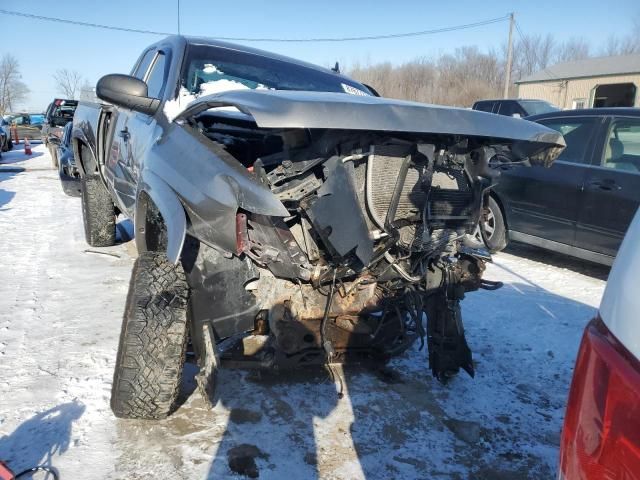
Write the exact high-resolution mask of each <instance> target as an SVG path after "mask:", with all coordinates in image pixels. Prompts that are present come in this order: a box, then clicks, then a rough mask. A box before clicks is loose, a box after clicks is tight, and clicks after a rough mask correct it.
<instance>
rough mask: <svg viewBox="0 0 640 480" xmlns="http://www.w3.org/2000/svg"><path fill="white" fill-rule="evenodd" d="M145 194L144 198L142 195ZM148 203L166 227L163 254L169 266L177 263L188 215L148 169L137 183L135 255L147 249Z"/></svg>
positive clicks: (168, 189)
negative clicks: (150, 203) (158, 214)
mask: <svg viewBox="0 0 640 480" xmlns="http://www.w3.org/2000/svg"><path fill="white" fill-rule="evenodd" d="M144 194H146V195H144ZM149 201H151V202H153V204H154V205H155V207H156V208H157V209H158V211H159V212H160V215H162V219H163V221H164V225H165V228H166V235H167V239H166V253H167V258H168V259H169V261H170V262H171V263H174V264H176V263H178V260H180V254H181V252H182V247H183V245H184V239H185V235H186V232H187V216H186V214H185V211H184V208H183V206H182V203H180V200H178V196H177V195H176V193H175V192H174V191H173V190H172V189H171V188H170V187H169V185H167V184H166V183H165V182H164V181H163V180H162V179H161V178H160V177H158V176H157V175H155V174H153V173H151V172H150V171H148V170H145V171H143V173H142V177H141V179H140V182H139V184H138V195H137V201H136V210H135V216H134V225H135V232H136V233H135V239H136V247H137V249H138V252H144V251H147V250H148V244H149V243H148V239H147V231H146V219H147V212H148V210H149V207H150V205H149Z"/></svg>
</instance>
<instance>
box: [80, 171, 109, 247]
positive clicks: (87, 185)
mask: <svg viewBox="0 0 640 480" xmlns="http://www.w3.org/2000/svg"><path fill="white" fill-rule="evenodd" d="M80 186H81V189H82V195H81V196H82V218H83V220H84V236H85V239H86V240H87V243H88V244H89V245H91V246H92V247H110V246H112V245H115V243H116V214H115V208H114V205H113V202H112V201H111V197H110V196H109V192H107V189H106V188H105V186H104V185H103V184H102V180H101V179H100V177H99V176H98V175H91V176H84V177H82V180H81V181H80Z"/></svg>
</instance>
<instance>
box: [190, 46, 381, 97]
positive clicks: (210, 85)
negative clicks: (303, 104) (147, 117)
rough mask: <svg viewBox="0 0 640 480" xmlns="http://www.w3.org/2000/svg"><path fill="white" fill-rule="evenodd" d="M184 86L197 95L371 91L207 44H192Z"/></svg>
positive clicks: (295, 66) (350, 82)
mask: <svg viewBox="0 0 640 480" xmlns="http://www.w3.org/2000/svg"><path fill="white" fill-rule="evenodd" d="M182 87H183V88H184V89H186V91H187V92H186V93H188V94H190V95H195V96H198V95H207V94H211V93H217V92H222V91H227V90H238V89H253V90H257V89H267V90H304V91H314V92H342V93H350V94H354V95H370V92H369V91H368V90H367V88H366V87H365V86H364V85H361V84H359V83H358V82H355V81H353V80H348V79H345V78H344V77H341V76H338V75H337V74H332V73H325V72H322V71H319V70H315V69H313V68H310V67H305V66H303V65H298V64H294V63H290V62H286V61H282V60H277V59H274V58H269V57H264V56H262V55H258V54H252V53H247V52H238V51H237V50H229V49H226V48H216V47H211V46H206V45H192V46H190V47H189V52H188V54H187V59H186V62H185V66H184V70H183V76H182Z"/></svg>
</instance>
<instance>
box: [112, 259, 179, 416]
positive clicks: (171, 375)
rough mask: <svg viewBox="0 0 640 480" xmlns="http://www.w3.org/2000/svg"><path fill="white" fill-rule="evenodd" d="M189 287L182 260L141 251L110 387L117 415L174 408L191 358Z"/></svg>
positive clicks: (164, 412) (161, 413)
mask: <svg viewBox="0 0 640 480" xmlns="http://www.w3.org/2000/svg"><path fill="white" fill-rule="evenodd" d="M188 298H189V287H188V285H187V280H186V277H185V274H184V270H183V269H182V265H180V264H178V265H173V264H171V263H170V262H169V261H168V260H167V257H166V255H164V254H161V253H155V252H145V253H142V254H140V256H139V257H138V259H137V260H136V263H135V265H134V267H133V273H132V274H131V283H130V284H129V295H128V296H127V304H126V307H125V312H124V319H123V322H122V331H121V332H120V345H119V346H118V356H117V359H116V368H115V372H114V375H113V386H112V389H111V409H112V410H113V413H114V414H115V415H116V417H120V418H138V419H147V420H156V419H161V418H165V417H167V416H168V415H169V414H170V413H171V412H172V411H173V409H174V407H175V404H176V400H177V398H178V394H179V393H180V383H181V377H182V369H183V366H184V362H185V357H186V348H187V339H188V330H187V308H188V307H187V305H188Z"/></svg>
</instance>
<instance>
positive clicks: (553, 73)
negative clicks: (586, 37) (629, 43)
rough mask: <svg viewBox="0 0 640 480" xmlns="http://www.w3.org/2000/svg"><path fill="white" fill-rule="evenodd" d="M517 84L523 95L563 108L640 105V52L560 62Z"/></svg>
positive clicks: (519, 95)
mask: <svg viewBox="0 0 640 480" xmlns="http://www.w3.org/2000/svg"><path fill="white" fill-rule="evenodd" d="M516 84H517V85H518V97H519V98H537V99H541V100H546V101H548V102H551V103H553V104H554V105H557V106H558V107H560V108H562V109H574V108H590V107H640V92H639V91H638V90H639V89H640V54H634V55H620V56H615V57H599V58H587V59H584V60H578V61H575V62H565V63H559V64H557V65H554V66H552V67H549V68H546V69H545V70H542V71H540V72H537V73H534V74H533V75H530V76H528V77H525V78H522V79H520V80H519V81H517V82H516Z"/></svg>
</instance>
